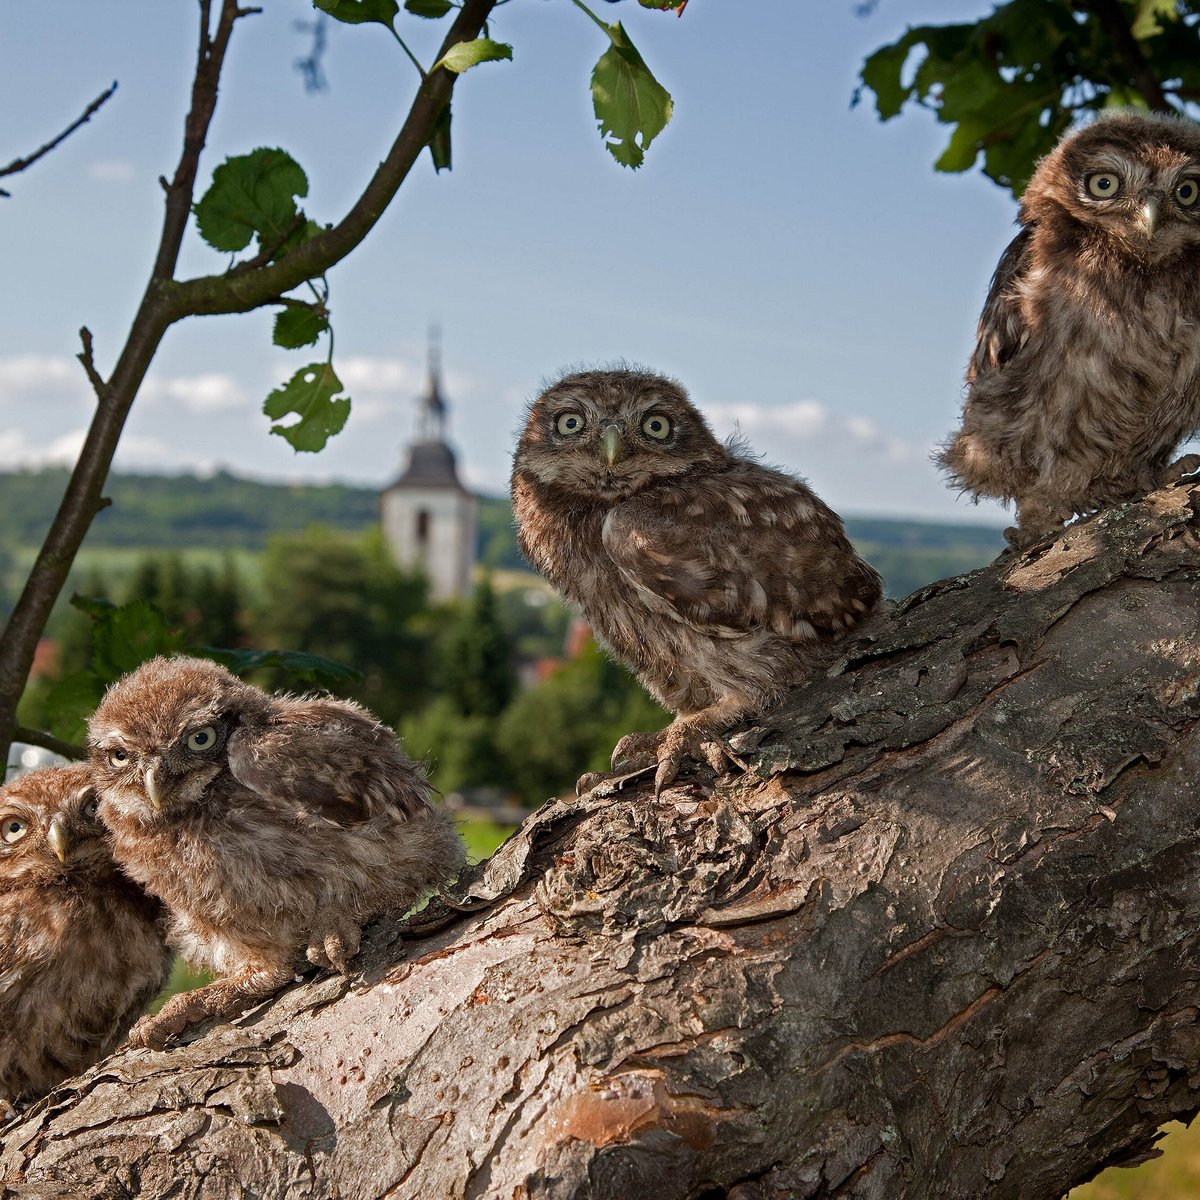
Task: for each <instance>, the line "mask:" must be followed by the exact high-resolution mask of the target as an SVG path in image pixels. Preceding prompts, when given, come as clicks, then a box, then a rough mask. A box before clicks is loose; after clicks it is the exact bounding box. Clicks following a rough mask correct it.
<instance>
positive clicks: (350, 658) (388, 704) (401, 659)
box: [252, 528, 431, 724]
mask: <svg viewBox="0 0 1200 1200" xmlns="http://www.w3.org/2000/svg"><path fill="white" fill-rule="evenodd" d="M425 593H426V584H425V581H424V579H423V578H421V577H420V576H418V575H415V574H409V573H407V572H404V571H401V570H400V568H399V567H397V566H396V565H395V564H394V563H393V562H392V559H391V556H390V555H389V553H388V550H387V547H386V545H385V544H384V541H383V537H382V535H381V534H380V533H379V531H378V530H369V531H368V532H367V533H365V534H363V535H361V536H359V537H357V538H350V537H346V536H345V535H343V534H338V533H334V532H332V531H330V530H327V529H321V528H313V529H310V530H309V531H308V532H307V533H305V534H303V535H296V534H287V535H284V536H280V537H276V538H272V539H271V540H270V541H269V542H268V543H267V549H266V552H265V554H264V555H263V567H262V598H261V600H260V603H259V606H258V611H257V613H256V614H255V616H254V618H253V631H252V632H253V637H254V640H255V641H256V642H257V643H259V644H263V645H277V646H286V647H288V648H289V649H294V650H302V651H305V652H307V653H309V654H317V655H320V656H322V657H324V658H330V659H333V660H334V661H335V662H339V663H344V664H345V665H347V666H350V667H354V668H355V669H356V670H358V671H361V672H362V676H363V678H362V682H361V683H359V684H357V685H355V686H350V687H348V688H347V689H346V690H345V694H346V695H349V696H351V697H353V698H354V699H356V700H360V701H361V702H362V703H363V704H365V705H366V706H367V707H368V708H370V709H371V710H372V712H374V713H375V714H376V715H377V716H379V717H381V718H382V719H383V720H385V721H387V722H389V723H391V724H394V723H395V722H396V721H398V720H399V719H400V717H402V716H403V715H404V714H405V713H409V712H412V711H414V710H415V709H417V708H419V707H420V706H421V705H422V704H423V703H425V701H426V700H427V699H428V698H429V695H430V668H431V663H430V654H429V637H428V631H427V630H426V629H423V628H422V623H423V622H424V623H427V614H426V608H425ZM264 682H265V683H267V684H269V685H270V686H275V687H278V686H284V685H286V684H287V683H288V682H289V681H288V680H287V679H286V677H284V676H283V675H282V674H280V673H278V672H272V673H271V674H270V675H269V677H268V678H267V679H266V680H264Z"/></svg>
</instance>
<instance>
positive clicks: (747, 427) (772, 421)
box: [705, 400, 829, 437]
mask: <svg viewBox="0 0 1200 1200" xmlns="http://www.w3.org/2000/svg"><path fill="white" fill-rule="evenodd" d="M705 412H706V413H707V415H708V417H709V419H710V420H711V421H712V423H713V424H714V425H715V426H717V428H718V429H720V430H721V431H722V433H726V434H728V433H732V432H733V430H734V429H735V428H738V429H740V430H741V431H742V432H743V433H745V434H746V436H747V437H752V436H753V435H754V434H756V433H760V432H761V433H764V434H768V435H770V434H773V433H779V432H786V433H787V434H790V435H795V436H803V435H811V434H814V433H816V432H817V431H818V430H821V429H824V428H825V427H826V426H827V425H828V424H829V410H828V409H827V408H826V407H825V406H824V405H823V404H820V403H818V402H817V401H816V400H794V401H793V402H792V403H791V404H780V405H774V406H767V405H764V404H746V403H742V404H710V405H709V406H708V407H707V408H706V409H705Z"/></svg>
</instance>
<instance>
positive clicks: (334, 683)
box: [195, 646, 363, 689]
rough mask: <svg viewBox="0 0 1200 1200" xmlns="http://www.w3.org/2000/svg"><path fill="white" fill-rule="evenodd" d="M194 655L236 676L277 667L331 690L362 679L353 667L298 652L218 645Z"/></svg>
mask: <svg viewBox="0 0 1200 1200" xmlns="http://www.w3.org/2000/svg"><path fill="white" fill-rule="evenodd" d="M195 653H197V654H200V655H202V656H203V657H204V658H211V659H212V660H213V661H214V662H219V663H220V664H221V665H222V666H223V667H226V668H228V669H229V670H230V671H232V672H233V673H234V674H235V675H247V674H249V673H250V672H251V671H257V670H260V669H261V668H263V667H278V668H280V669H281V670H284V671H287V672H288V674H290V675H293V676H295V677H296V678H297V679H299V680H301V681H303V682H305V683H315V684H317V685H318V686H319V687H326V688H330V689H340V688H347V687H353V686H354V685H355V684H357V683H361V682H362V679H363V673H362V672H361V671H359V670H356V669H355V668H354V667H348V666H346V664H345V663H340V662H335V661H334V660H333V659H332V658H322V657H321V656H320V655H319V654H305V653H304V652H303V651H300V650H241V649H239V650H227V649H225V648H224V647H220V646H197V647H195Z"/></svg>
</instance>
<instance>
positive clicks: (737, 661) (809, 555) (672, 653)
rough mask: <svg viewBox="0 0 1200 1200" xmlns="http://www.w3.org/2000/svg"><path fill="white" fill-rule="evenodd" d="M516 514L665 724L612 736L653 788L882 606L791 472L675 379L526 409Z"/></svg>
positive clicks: (828, 517)
mask: <svg viewBox="0 0 1200 1200" xmlns="http://www.w3.org/2000/svg"><path fill="white" fill-rule="evenodd" d="M512 497H513V511H514V513H515V515H516V520H517V535H518V539H519V541H520V544H521V549H522V550H523V551H524V553H525V556H526V557H527V558H528V559H529V561H530V562H531V563H532V564H533V565H534V566H535V567H537V569H538V570H539V571H541V572H542V574H544V575H545V576H546V578H547V579H549V580H550V582H551V583H553V584H554V586H555V587H556V588H558V590H559V591H560V592H562V593H563V595H564V596H565V597H566V598H567V600H568V601H569V602H570V603H571V604H572V605H574V606H575V607H576V608H578V609H579V611H580V612H581V613H582V614H583V616H584V618H585V619H586V620H587V622H588V623H589V624H590V625H591V627H592V629H593V631H594V632H595V633H596V635H597V637H598V638H599V639H600V640H601V641H602V642H604V643H605V644H606V645H607V646H608V647H609V649H611V651H612V652H613V653H614V654H615V655H616V656H617V657H618V658H620V659H622V660H624V661H625V662H626V663H627V664H628V665H629V667H630V668H631V669H632V670H633V672H634V673H635V674H636V675H637V677H638V679H639V681H640V682H641V684H642V686H643V687H645V688H646V690H647V691H648V692H650V694H651V695H652V696H654V697H655V699H657V700H658V701H659V702H660V703H661V704H662V705H663V706H664V707H666V708H668V709H670V710H671V712H673V713H675V714H676V719H675V721H674V722H673V723H672V724H671V725H670V726H668V727H667V729H666V730H665V731H664V732H663V733H662V734H658V735H631V736H630V737H627V738H623V739H622V740H621V742H620V743H619V744H618V746H617V748H616V750H615V751H614V754H613V761H614V764H615V763H617V762H619V761H621V760H624V761H625V763H626V764H627V766H628V767H629V768H631V769H641V768H644V767H645V766H647V765H648V764H650V765H652V764H654V763H657V770H656V774H655V788H656V790H659V791H661V789H662V788H663V786H665V785H666V784H667V783H669V782H670V781H671V780H672V779H673V778H674V777H675V775H676V774H677V773H678V771H679V769H680V767H681V765H682V763H683V761H684V759H685V758H686V757H689V756H691V757H702V758H704V759H707V760H708V762H709V763H710V764H711V765H712V766H713V768H714V769H716V770H720V769H721V768H722V767H723V766H724V765H725V757H724V753H723V748H722V745H721V743H720V741H719V735H720V734H721V733H722V732H723V731H724V730H726V729H728V728H729V726H731V725H733V724H736V723H737V722H738V721H739V720H741V719H743V718H744V717H746V716H748V715H749V714H750V713H753V712H757V711H759V710H761V709H762V708H764V707H766V706H767V705H769V704H771V703H773V702H774V701H776V700H778V699H779V698H780V697H781V696H782V695H783V693H784V692H785V691H786V690H787V689H788V688H789V687H790V686H792V685H793V684H795V683H797V682H799V681H800V680H802V679H803V678H805V676H807V675H808V674H810V673H811V672H812V670H813V669H814V667H816V666H817V665H818V664H820V663H821V662H822V661H824V660H825V659H826V657H827V655H828V649H827V648H828V643H829V642H831V641H832V640H833V639H836V638H837V637H839V636H840V635H842V634H844V633H845V632H846V631H847V630H849V629H851V628H853V627H854V626H855V625H857V624H858V623H859V622H860V621H862V620H863V618H864V617H866V616H867V615H868V614H869V613H871V612H872V611H873V610H874V609H875V608H876V607H877V605H878V604H879V600H880V596H881V587H880V580H879V576H878V575H877V574H876V573H875V571H874V570H873V569H872V568H871V567H870V566H868V565H867V563H865V562H864V561H863V560H862V559H861V558H859V556H858V555H857V554H856V553H855V552H854V549H853V547H852V546H851V545H850V543H849V541H848V540H847V538H846V533H845V530H844V529H843V527H842V522H841V520H840V519H839V518H838V516H837V514H836V513H834V512H833V511H832V510H831V509H830V508H828V507H827V506H826V505H825V504H823V503H822V502H821V501H820V500H819V499H818V498H817V497H816V496H815V495H814V494H813V492H812V491H811V490H810V489H809V488H808V487H806V486H805V485H804V484H803V483H801V482H800V481H799V480H798V479H795V478H794V477H792V476H791V475H786V474H784V473H783V472H782V471H775V470H772V469H771V468H769V467H765V466H762V465H761V464H760V463H758V462H757V461H755V459H753V458H752V457H750V456H749V455H748V454H746V453H745V452H744V451H743V450H742V449H740V448H739V447H738V446H737V445H736V444H732V443H731V444H723V443H721V442H720V441H718V440H717V439H716V438H715V437H714V436H713V433H712V431H711V430H710V429H709V427H708V425H707V423H706V422H705V420H704V417H703V416H701V414H700V412H699V411H698V410H697V409H696V407H695V406H694V405H693V404H692V403H691V402H690V401H689V400H688V398H687V395H686V394H685V392H684V391H683V389H682V388H681V387H680V386H679V384H677V383H675V382H673V381H672V380H669V379H665V378H663V377H662V376H660V375H654V374H650V373H648V372H646V371H640V370H630V369H619V370H610V371H584V372H580V373H577V374H570V375H567V376H565V377H564V378H562V379H560V380H558V382H556V383H554V384H553V385H552V386H551V387H549V388H547V390H546V391H544V392H543V393H542V394H541V395H540V396H539V397H538V398H537V399H536V400H535V401H534V402H533V404H532V406H531V407H530V410H529V414H528V419H527V421H526V424H525V429H524V431H523V432H522V434H521V438H520V441H519V443H518V445H517V451H516V457H515V460H514V464H513V476H512Z"/></svg>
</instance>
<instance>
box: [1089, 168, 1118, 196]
mask: <svg viewBox="0 0 1200 1200" xmlns="http://www.w3.org/2000/svg"><path fill="white" fill-rule="evenodd" d="M1084 183H1085V184H1086V185H1087V190H1088V195H1089V196H1094V197H1095V198H1096V199H1097V200H1111V199H1112V197H1113V196H1115V195H1116V194H1117V193H1118V192H1119V191H1120V190H1121V180H1120V179H1119V178H1118V177H1117V176H1116V175H1114V174H1113V173H1112V172H1111V171H1094V172H1093V173H1092V174H1091V175H1089V176H1088V177H1087V178H1086V179H1085V180H1084Z"/></svg>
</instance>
